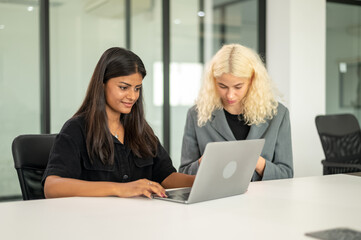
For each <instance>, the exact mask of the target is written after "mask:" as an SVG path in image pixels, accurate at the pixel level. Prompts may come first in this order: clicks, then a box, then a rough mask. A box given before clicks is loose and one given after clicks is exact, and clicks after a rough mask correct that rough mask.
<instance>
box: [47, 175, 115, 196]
mask: <svg viewBox="0 0 361 240" xmlns="http://www.w3.org/2000/svg"><path fill="white" fill-rule="evenodd" d="M117 187H118V186H117V184H116V183H113V182H90V181H83V180H78V179H72V178H63V177H58V176H48V177H47V178H46V180H45V184H44V194H45V197H46V198H57V197H75V196H78V197H105V196H116V195H117Z"/></svg>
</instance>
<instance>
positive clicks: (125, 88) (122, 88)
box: [119, 86, 127, 90]
mask: <svg viewBox="0 0 361 240" xmlns="http://www.w3.org/2000/svg"><path fill="white" fill-rule="evenodd" d="M119 88H120V89H121V90H127V87H122V86H119Z"/></svg>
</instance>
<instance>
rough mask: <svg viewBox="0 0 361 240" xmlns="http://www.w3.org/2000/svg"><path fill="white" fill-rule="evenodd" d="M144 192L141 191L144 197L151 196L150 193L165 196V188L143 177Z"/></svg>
mask: <svg viewBox="0 0 361 240" xmlns="http://www.w3.org/2000/svg"><path fill="white" fill-rule="evenodd" d="M145 180H146V181H145V184H146V186H145V192H144V193H143V194H144V195H145V196H146V197H148V198H151V196H152V194H153V193H154V194H157V195H158V196H159V197H166V196H167V195H166V194H165V189H164V188H163V187H162V186H161V185H160V184H159V183H157V182H153V181H150V180H148V179H145Z"/></svg>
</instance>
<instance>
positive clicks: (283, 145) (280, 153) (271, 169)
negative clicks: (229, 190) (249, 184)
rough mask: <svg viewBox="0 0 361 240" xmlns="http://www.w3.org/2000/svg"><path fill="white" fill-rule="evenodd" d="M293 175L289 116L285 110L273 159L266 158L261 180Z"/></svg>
mask: <svg viewBox="0 0 361 240" xmlns="http://www.w3.org/2000/svg"><path fill="white" fill-rule="evenodd" d="M292 177H293V158H292V142H291V126H290V116H289V112H288V110H286V112H285V114H284V116H283V119H282V121H281V124H280V127H279V131H278V135H277V139H276V145H275V152H274V158H273V159H266V167H265V169H264V172H263V177H262V180H271V179H282V178H292Z"/></svg>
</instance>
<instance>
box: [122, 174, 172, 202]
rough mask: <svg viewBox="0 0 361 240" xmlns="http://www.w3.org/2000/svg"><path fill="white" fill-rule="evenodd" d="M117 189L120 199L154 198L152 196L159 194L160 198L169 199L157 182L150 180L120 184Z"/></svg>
mask: <svg viewBox="0 0 361 240" xmlns="http://www.w3.org/2000/svg"><path fill="white" fill-rule="evenodd" d="M119 186H120V187H118V189H117V192H118V194H117V196H118V197H137V196H146V197H147V198H152V194H157V195H158V196H159V197H167V195H166V194H165V189H164V188H163V187H162V186H161V185H160V184H159V183H157V182H153V181H150V180H148V179H145V178H144V179H140V180H137V181H134V182H129V183H119Z"/></svg>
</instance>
